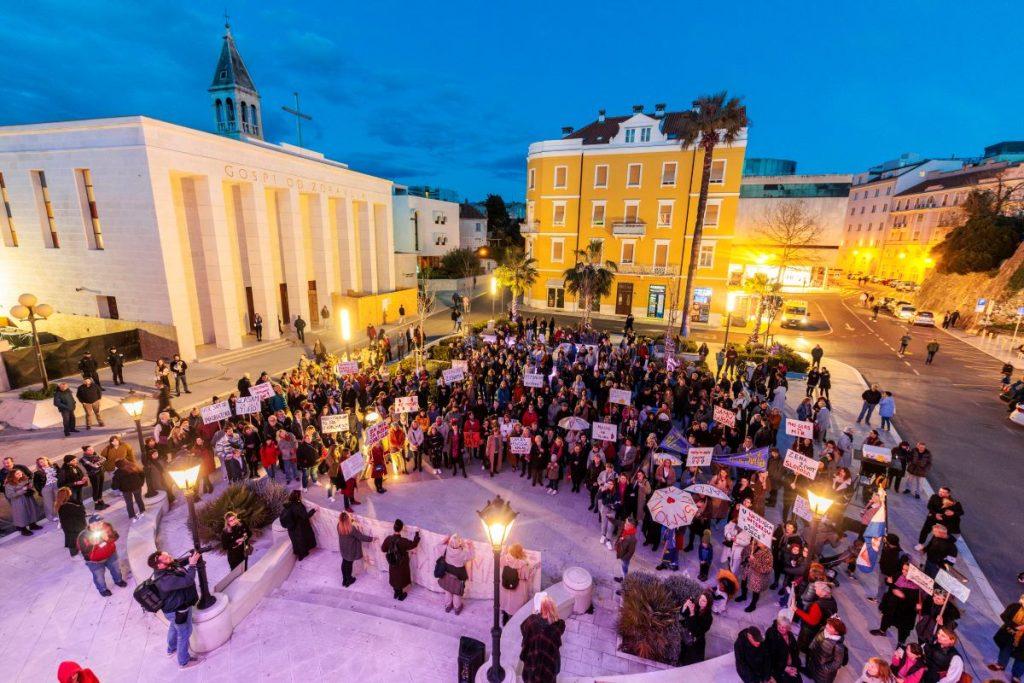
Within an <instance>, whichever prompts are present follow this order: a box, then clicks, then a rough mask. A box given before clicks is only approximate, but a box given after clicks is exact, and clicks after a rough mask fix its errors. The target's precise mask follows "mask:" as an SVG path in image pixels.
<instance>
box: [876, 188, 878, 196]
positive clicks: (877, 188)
mask: <svg viewBox="0 0 1024 683" xmlns="http://www.w3.org/2000/svg"><path fill="white" fill-rule="evenodd" d="M875 196H876V197H877V196H878V188H877V187H876V188H875Z"/></svg>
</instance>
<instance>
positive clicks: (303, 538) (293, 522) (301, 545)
mask: <svg viewBox="0 0 1024 683" xmlns="http://www.w3.org/2000/svg"><path fill="white" fill-rule="evenodd" d="M314 514H316V508H313V509H312V510H307V509H306V506H305V505H303V504H302V492H301V491H292V492H291V493H290V494H288V502H287V503H285V504H284V510H283V511H282V512H281V526H283V527H284V528H285V529H287V530H288V538H290V539H291V541H292V552H294V553H295V557H297V558H298V559H299V560H304V559H306V556H307V555H309V551H310V550H312V549H313V548H315V547H316V534H314V533H313V525H312V524H310V522H309V518H310V517H312V516H313V515H314Z"/></svg>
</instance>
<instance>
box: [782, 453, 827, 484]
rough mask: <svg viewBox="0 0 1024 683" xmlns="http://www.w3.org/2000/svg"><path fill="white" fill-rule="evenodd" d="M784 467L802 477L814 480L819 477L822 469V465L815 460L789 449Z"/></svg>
mask: <svg viewBox="0 0 1024 683" xmlns="http://www.w3.org/2000/svg"><path fill="white" fill-rule="evenodd" d="M782 466H783V467H785V468H786V469H787V470H791V471H793V472H796V473H797V474H799V475H800V476H802V477H807V478H808V479H814V478H815V477H817V476H818V468H819V467H821V463H820V462H818V461H817V460H815V459H814V458H808V457H807V456H806V455H804V454H803V453H797V452H796V451H794V450H793V449H789V450H788V451H786V459H785V460H783V461H782Z"/></svg>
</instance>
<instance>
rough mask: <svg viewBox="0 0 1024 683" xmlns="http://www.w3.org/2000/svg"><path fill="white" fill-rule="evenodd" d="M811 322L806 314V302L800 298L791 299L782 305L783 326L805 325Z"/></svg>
mask: <svg viewBox="0 0 1024 683" xmlns="http://www.w3.org/2000/svg"><path fill="white" fill-rule="evenodd" d="M810 322H811V318H810V316H809V315H807V302H806V301H803V300H800V299H791V300H790V301H787V302H786V303H785V305H784V306H783V307H782V323H781V325H782V326H783V327H806V326H807V325H808V324H809V323H810Z"/></svg>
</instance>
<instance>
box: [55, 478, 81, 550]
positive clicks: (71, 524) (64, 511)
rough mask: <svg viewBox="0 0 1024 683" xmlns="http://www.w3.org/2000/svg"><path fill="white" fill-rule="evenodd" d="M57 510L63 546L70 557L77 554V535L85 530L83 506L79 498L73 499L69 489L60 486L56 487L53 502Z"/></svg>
mask: <svg viewBox="0 0 1024 683" xmlns="http://www.w3.org/2000/svg"><path fill="white" fill-rule="evenodd" d="M53 507H54V509H55V510H56V511H57V519H59V520H60V529H61V531H63V532H64V547H65V548H67V549H68V552H70V553H71V557H74V556H75V555H77V554H78V535H79V534H80V533H82V532H83V531H85V527H86V523H85V506H84V505H82V502H81V501H80V500H75V499H74V497H73V496H72V493H71V489H69V488H68V487H66V486H62V487H61V488H59V489H57V496H56V499H55V500H54V503H53Z"/></svg>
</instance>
